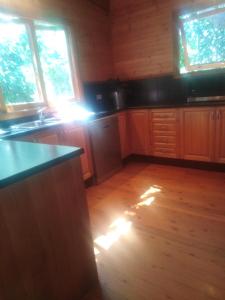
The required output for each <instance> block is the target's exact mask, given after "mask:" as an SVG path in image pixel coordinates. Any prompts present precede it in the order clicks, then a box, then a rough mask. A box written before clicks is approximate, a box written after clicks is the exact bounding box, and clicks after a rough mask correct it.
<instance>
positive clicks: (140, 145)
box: [128, 109, 150, 155]
mask: <svg viewBox="0 0 225 300" xmlns="http://www.w3.org/2000/svg"><path fill="white" fill-rule="evenodd" d="M148 117H149V116H148V110H147V109H145V110H130V111H129V112H128V120H129V134H130V145H131V153H133V154H141V155H148V154H149V138H150V132H149V121H148Z"/></svg>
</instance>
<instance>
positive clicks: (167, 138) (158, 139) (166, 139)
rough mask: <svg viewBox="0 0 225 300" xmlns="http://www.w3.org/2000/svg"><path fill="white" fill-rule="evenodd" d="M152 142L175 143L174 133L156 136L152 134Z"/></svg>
mask: <svg viewBox="0 0 225 300" xmlns="http://www.w3.org/2000/svg"><path fill="white" fill-rule="evenodd" d="M153 143H154V144H155V143H163V144H174V145H175V144H176V135H174V136H158V135H154V134H153Z"/></svg>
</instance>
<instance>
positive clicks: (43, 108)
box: [37, 107, 47, 123]
mask: <svg viewBox="0 0 225 300" xmlns="http://www.w3.org/2000/svg"><path fill="white" fill-rule="evenodd" d="M45 110H47V107H42V108H40V109H39V110H38V111H37V112H38V118H39V121H40V122H41V123H43V122H44V120H45V116H44V111H45Z"/></svg>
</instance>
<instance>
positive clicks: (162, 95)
mask: <svg viewBox="0 0 225 300" xmlns="http://www.w3.org/2000/svg"><path fill="white" fill-rule="evenodd" d="M116 89H117V90H118V89H120V91H121V90H122V91H123V97H124V98H125V102H126V105H127V106H128V107H132V106H145V105H146V106H159V105H181V106H182V104H185V103H187V98H188V97H206V96H208V97H210V96H223V95H225V75H224V74H217V75H215V74H214V75H212V74H210V75H208V74H204V75H196V76H193V75H192V76H186V77H181V78H175V77H174V76H173V75H167V76H162V77H157V78H149V79H140V80H129V81H123V82H121V81H107V82H101V83H85V84H84V90H85V99H86V101H87V103H88V104H89V106H91V107H92V108H93V110H97V111H100V110H107V109H113V107H114V99H113V96H112V92H113V91H114V90H116ZM99 95H101V96H102V97H100V99H98V96H99Z"/></svg>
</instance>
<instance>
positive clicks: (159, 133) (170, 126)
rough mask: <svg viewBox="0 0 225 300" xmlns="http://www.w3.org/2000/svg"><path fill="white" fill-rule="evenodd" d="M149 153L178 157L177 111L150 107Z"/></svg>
mask: <svg viewBox="0 0 225 300" xmlns="http://www.w3.org/2000/svg"><path fill="white" fill-rule="evenodd" d="M149 122H150V132H149V134H150V154H151V155H152V156H158V157H168V158H178V157H179V144H180V143H179V111H178V110H177V109H152V110H150V111H149Z"/></svg>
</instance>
